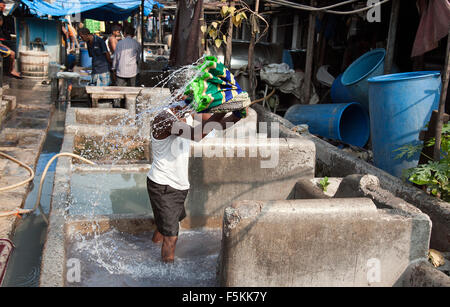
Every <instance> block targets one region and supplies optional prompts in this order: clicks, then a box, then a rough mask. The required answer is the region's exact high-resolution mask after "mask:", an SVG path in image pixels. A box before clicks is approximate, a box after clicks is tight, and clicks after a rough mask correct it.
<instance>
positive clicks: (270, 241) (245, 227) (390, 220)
mask: <svg viewBox="0 0 450 307" xmlns="http://www.w3.org/2000/svg"><path fill="white" fill-rule="evenodd" d="M430 229H431V222H430V220H429V219H428V218H427V217H426V216H425V215H414V216H413V215H401V214H397V213H396V212H394V211H393V210H385V209H383V210H377V208H376V206H375V204H374V203H373V202H372V201H371V200H369V199H364V198H359V199H328V200H324V199H320V200H290V201H241V202H235V203H234V204H233V206H232V207H229V208H227V209H226V210H225V215H224V225H223V230H224V236H223V240H222V249H221V260H220V281H221V285H222V286H227V287H236V286H237V287H244V286H245V287H261V286H262V287H271V286H282V287H286V286H287V287H292V286H308V287H314V286H338V287H341V286H393V285H394V284H395V283H396V282H397V281H398V280H399V278H400V277H401V275H402V274H403V273H404V272H405V270H406V269H407V268H408V266H409V265H410V264H411V263H412V262H414V261H418V260H422V261H423V260H425V259H426V254H427V251H428V237H429V233H430ZM426 230H428V231H426ZM427 236H428V237H427Z"/></svg>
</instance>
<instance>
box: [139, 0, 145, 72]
mask: <svg viewBox="0 0 450 307" xmlns="http://www.w3.org/2000/svg"><path fill="white" fill-rule="evenodd" d="M144 5H145V4H144V0H142V1H141V12H142V14H141V62H140V63H141V65H142V67H143V65H144V62H145V58H144V42H145V39H144V37H145V31H144V28H145V27H144Z"/></svg>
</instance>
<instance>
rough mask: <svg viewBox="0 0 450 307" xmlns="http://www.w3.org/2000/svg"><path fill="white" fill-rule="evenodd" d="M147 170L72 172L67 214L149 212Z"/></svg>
mask: <svg viewBox="0 0 450 307" xmlns="http://www.w3.org/2000/svg"><path fill="white" fill-rule="evenodd" d="M146 178H147V173H121V174H115V173H92V174H84V173H83V174H73V175H72V178H71V184H70V186H71V197H70V198H71V202H70V205H69V208H68V210H69V214H70V215H88V216H95V215H108V214H128V213H133V214H143V215H145V214H151V213H152V210H151V206H150V200H149V198H148V193H147V179H146Z"/></svg>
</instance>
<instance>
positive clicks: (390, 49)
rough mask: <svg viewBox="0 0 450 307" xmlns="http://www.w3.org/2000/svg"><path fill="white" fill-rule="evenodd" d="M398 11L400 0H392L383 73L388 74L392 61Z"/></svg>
mask: <svg viewBox="0 0 450 307" xmlns="http://www.w3.org/2000/svg"><path fill="white" fill-rule="evenodd" d="M399 11H400V0H393V1H392V9H391V21H390V24H389V34H388V40H387V47H386V60H385V63H384V74H385V75H387V74H390V73H391V71H392V64H393V62H394V52H395V41H396V37H397V25H398V13H399Z"/></svg>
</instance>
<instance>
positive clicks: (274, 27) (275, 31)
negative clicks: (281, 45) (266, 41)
mask: <svg viewBox="0 0 450 307" xmlns="http://www.w3.org/2000/svg"><path fill="white" fill-rule="evenodd" d="M277 34H278V17H277V16H274V17H273V22H272V43H274V44H276V43H277V39H278V37H277Z"/></svg>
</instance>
